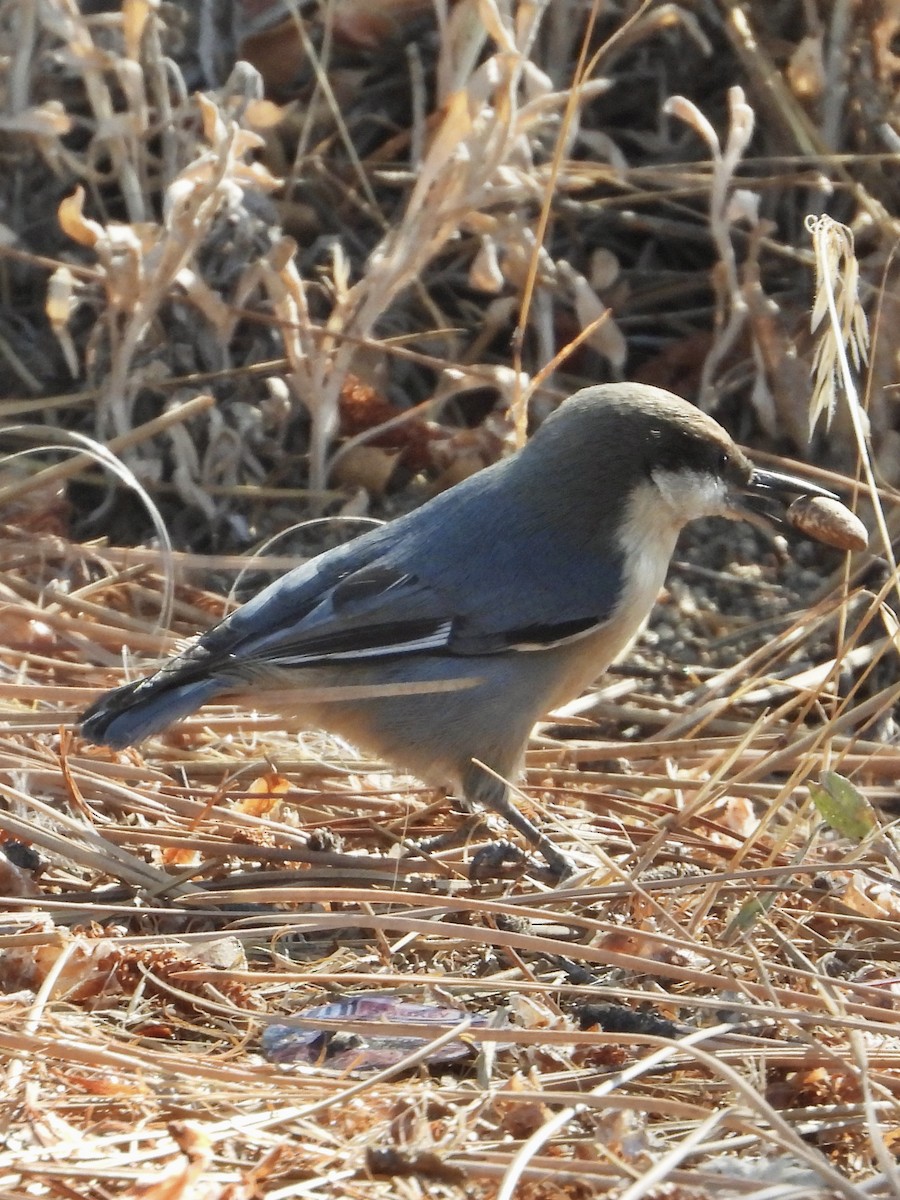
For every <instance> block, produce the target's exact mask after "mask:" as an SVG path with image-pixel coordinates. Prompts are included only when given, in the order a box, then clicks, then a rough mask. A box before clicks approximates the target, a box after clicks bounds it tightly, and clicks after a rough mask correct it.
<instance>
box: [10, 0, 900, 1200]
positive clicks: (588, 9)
mask: <svg viewBox="0 0 900 1200" xmlns="http://www.w3.org/2000/svg"><path fill="white" fill-rule="evenodd" d="M248 64H252V65H248ZM898 78H900V17H898V15H897V11H896V7H895V6H893V5H891V4H890V3H889V0H883V2H879V0H857V2H856V3H850V2H848V0H833V2H831V3H827V2H826V0H769V2H765V3H763V2H762V0H760V2H758V3H755V2H748V3H743V4H741V3H737V2H736V0H684V3H671V4H653V3H645V4H642V5H641V4H637V3H625V4H621V3H620V4H613V3H606V2H603V0H598V2H597V3H593V4H592V3H590V2H589V0H584V2H575V0H552V2H551V3H549V4H541V3H527V2H525V0H522V2H519V3H514V2H513V0H481V2H477V3H476V2H475V0H457V3H450V2H449V0H443V2H441V0H435V2H434V3H433V4H432V3H428V2H425V0H391V2H384V3H381V4H378V5H371V4H366V3H359V2H357V0H333V2H331V3H321V4H306V3H304V4H298V5H292V4H288V3H285V4H278V3H275V2H274V0H271V2H266V0H258V2H257V3H250V0H244V3H239V2H238V0H230V2H229V0H219V2H218V3H213V2H212V0H209V2H204V3H197V4H188V3H184V4H175V3H159V4H156V3H149V2H148V0H122V3H120V4H118V3H88V2H87V0H83V2H82V3H78V0H15V2H13V0H6V2H5V3H2V4H0V155H2V172H0V198H2V199H0V206H2V207H0V222H2V223H0V286H2V308H0V389H2V395H3V396H4V397H5V399H3V400H2V401H0V414H2V418H3V425H2V427H0V441H2V444H3V449H4V452H5V455H6V457H5V460H4V469H3V474H2V478H0V496H2V500H3V511H2V514H0V516H2V521H3V525H2V527H0V589H2V630H3V638H2V642H3V648H2V650H0V663H2V677H0V702H2V708H3V722H2V723H3V728H2V733H0V829H2V830H3V837H4V839H5V840H4V842H3V850H4V855H3V857H2V858H0V892H2V894H3V896H4V898H5V899H4V903H3V907H4V915H3V918H2V926H0V984H2V987H3V989H4V991H5V993H6V995H5V997H4V999H3V1000H2V1008H0V1013H2V1026H0V1047H2V1063H0V1070H2V1074H0V1095H2V1105H0V1128H2V1133H3V1138H2V1147H0V1196H2V1197H7V1196H9V1197H12V1196H15V1197H21V1196H23V1195H30V1196H52V1197H57V1196H58V1197H63V1196H67V1197H71V1196H73V1195H78V1196H80V1197H91V1198H93V1197H96V1198H98V1200H99V1198H101V1197H102V1198H105V1197H111V1196H117V1197H119V1196H127V1197H144V1198H148V1197H150V1198H154V1200H162V1198H163V1197H165V1198H166V1200H169V1198H173V1200H174V1198H176V1197H177V1198H179V1200H180V1198H182V1197H184V1198H188V1197H191V1198H193V1197H204V1198H207V1197H209V1198H217V1200H218V1198H221V1200H225V1198H226V1197H227V1198H229V1200H238V1198H244V1197H246V1198H248V1200H249V1198H251V1197H258V1196H266V1197H288V1196H290V1197H300V1196H303V1197H334V1196H341V1197H363V1196H365V1197H370V1196H371V1197H402V1198H406V1197H409V1198H410V1200H412V1198H418V1197H448V1198H453V1200H456V1198H462V1197H464V1196H465V1197H494V1196H499V1197H503V1198H509V1197H512V1196H517V1197H522V1198H523V1200H526V1198H527V1200H538V1198H541V1200H544V1198H547V1200H549V1198H550V1197H554V1198H555V1197H571V1198H573V1200H574V1198H580V1197H588V1196H595V1195H615V1196H616V1197H618V1198H619V1200H623V1198H625V1197H627V1200H638V1198H639V1197H663V1196H665V1197H672V1198H676V1197H684V1198H688V1197H690V1200H703V1198H705V1197H708V1196H709V1197H712V1196H720V1195H723V1194H727V1195H729V1196H753V1197H757V1198H758V1200H762V1197H766V1198H768V1200H775V1198H776V1197H777V1198H779V1200H780V1198H781V1197H785V1198H786V1197H795V1198H800V1197H802V1198H810V1197H818V1196H853V1197H863V1196H865V1197H877V1196H896V1195H898V1194H900V1170H898V1167H897V1166H896V1165H895V1163H896V1153H897V1149H898V1145H900V1107H898V1100H900V1039H898V1016H897V1014H898V1006H897V999H898V986H900V985H898V965H897V958H898V940H897V932H896V931H897V917H898V909H900V901H898V886H900V861H898V857H897V849H896V842H895V836H894V831H893V825H892V821H893V817H894V811H895V806H896V801H897V780H898V776H900V747H898V743H897V702H898V695H900V679H898V670H897V656H896V651H897V623H896V618H895V616H894V613H895V611H896V599H897V594H896V591H897V579H896V571H895V568H894V559H893V553H892V550H891V537H892V534H895V533H896V530H897V511H896V506H895V504H896V496H897V493H896V491H895V490H894V489H895V488H896V486H897V485H898V483H900V430H898V425H900V421H898V417H897V412H898V410H897V399H896V391H894V390H892V389H893V388H894V386H895V381H896V379H897V374H898V372H897V351H898V339H897V333H896V330H897V327H898V315H900V314H898V300H897V281H898V269H897V265H896V261H895V248H896V239H897V223H896V220H895V218H894V215H893V214H895V213H896V212H897V209H898V205H897V199H898V170H900V168H898V161H900V159H898V153H900V107H898V102H897V91H898V88H897V84H898ZM809 214H812V216H813V217H814V218H816V219H815V220H813V221H812V222H808V221H807V216H808V215H809ZM823 214H830V216H831V217H833V218H835V219H836V220H838V221H840V222H842V223H843V224H844V225H845V226H847V227H849V229H852V231H853V235H854V238H855V241H854V242H853V243H851V242H850V241H849V232H848V230H847V229H845V230H840V229H838V228H837V227H834V226H831V225H829V224H827V223H826V222H822V221H819V220H818V218H819V217H821V216H822V215H823ZM811 235H812V236H811ZM814 241H817V243H818V249H819V255H818V268H817V266H816V258H815V254H814V249H815V246H814ZM817 279H818V290H817V291H816V280H817ZM829 289H831V290H830V291H829ZM857 291H858V301H857V300H856V299H855V295H856V293H857ZM814 292H815V293H816V295H817V296H818V300H817V304H816V308H817V311H816V319H817V325H818V328H817V330H816V332H815V334H813V333H811V331H810V314H811V309H812V307H813V295H814ZM830 295H831V297H832V299H831V301H830V300H829V296H830ZM866 322H867V323H868V326H869V328H870V330H871V341H870V344H869V345H868V350H867V349H866V343H867V339H866V334H865V325H866ZM845 343H848V344H850V345H851V351H850V356H849V358H847V359H845V358H842V355H843V347H844V344H845ZM853 347H855V363H854V361H853V360H854V350H853ZM814 368H815V375H814V374H813V369H814ZM854 368H856V370H855V369H854ZM623 375H624V376H627V377H632V378H639V379H642V380H645V381H648V382H653V383H657V384H661V385H664V386H668V387H671V388H673V389H674V390H676V391H680V392H682V393H683V394H685V395H689V396H691V397H692V398H694V399H696V400H697V401H698V402H699V403H700V404H702V405H703V406H704V407H706V408H707V409H709V410H711V411H714V412H715V413H716V415H717V416H719V418H720V419H721V420H723V421H724V422H725V423H726V424H727V425H728V426H729V428H730V429H731V430H732V432H734V434H735V435H736V436H737V437H738V438H739V439H741V440H743V441H745V442H747V443H749V444H750V445H751V446H752V447H754V449H755V450H756V451H757V452H758V453H759V454H761V455H763V456H765V455H766V454H769V455H780V454H787V455H788V456H790V457H793V458H797V459H801V460H805V461H807V462H808V463H814V464H815V467H814V468H811V469H812V470H814V471H818V473H819V476H818V477H821V478H823V479H825V480H832V481H837V482H839V483H841V484H842V486H843V487H845V488H846V489H847V493H848V494H849V495H852V496H855V497H856V499H855V500H854V503H858V504H859V509H860V512H861V514H862V515H863V516H864V519H865V520H866V522H867V524H868V525H869V528H870V529H871V530H872V544H871V548H870V551H869V552H868V553H864V554H860V555H857V556H854V557H852V558H851V557H850V556H843V555H840V554H838V553H837V552H831V551H827V550H824V549H823V548H821V547H817V546H813V545H811V544H810V543H807V542H804V541H802V540H801V539H800V538H799V537H797V536H795V535H793V534H790V535H788V540H787V541H785V540H784V539H782V540H781V541H777V540H776V541H775V542H773V541H771V540H765V539H762V538H761V537H760V536H758V535H757V534H756V533H755V532H753V531H748V530H745V529H743V528H738V527H729V529H728V530H727V531H726V532H724V533H723V531H722V530H721V529H720V528H718V527H716V526H713V525H710V526H709V527H707V528H704V529H701V530H700V531H699V533H695V534H694V535H693V537H692V538H690V539H688V540H687V541H686V543H685V545H684V546H683V548H682V551H681V552H680V556H679V559H680V561H679V562H678V563H677V564H676V566H675V569H674V570H673V573H672V578H671V580H670V584H669V591H668V593H667V595H666V596H665V597H664V598H663V601H662V603H661V605H660V606H659V608H658V611H657V614H656V616H655V618H654V622H653V624H652V626H651V628H650V630H649V631H648V632H647V633H646V634H645V635H644V636H643V638H642V640H641V642H640V644H639V646H638V647H637V648H636V650H635V652H634V653H633V654H632V655H631V656H630V657H629V659H628V661H627V662H626V663H625V664H623V665H622V666H621V667H620V668H618V669H617V670H616V671H615V672H612V673H611V674H610V676H609V677H608V678H607V679H606V680H605V681H603V685H602V687H601V688H600V690H599V691H598V693H597V695H596V696H594V697H592V698H590V700H589V701H588V702H585V704H584V705H582V706H581V708H580V710H579V711H578V712H570V713H569V714H568V715H566V716H564V717H560V718H558V719H556V720H555V721H554V722H552V723H548V724H547V725H546V726H545V727H543V728H542V729H541V730H540V731H539V733H538V734H537V735H536V737H535V739H534V741H533V744H532V749H531V751H530V754H529V760H528V766H529V775H528V781H527V787H526V789H525V791H524V793H523V798H522V803H523V805H525V806H526V808H527V809H528V811H529V812H531V813H532V814H534V815H535V818H536V819H539V820H540V821H541V822H542V823H543V824H544V825H545V827H546V828H548V829H551V830H552V831H553V833H554V836H555V837H556V838H558V839H559V841H560V843H561V844H563V845H564V846H565V848H566V849H567V850H568V851H569V852H570V853H571V854H572V855H573V856H574V857H575V858H576V860H577V861H578V862H579V864H581V866H582V867H583V871H582V873H581V874H580V875H579V876H577V877H576V878H575V879H573V880H571V881H568V882H567V884H566V885H565V886H563V887H559V888H556V889H550V888H548V887H546V886H545V885H543V884H541V883H540V882H539V881H537V880H534V879H531V878H528V877H524V878H519V879H515V880H507V881H505V882H504V881H500V882H484V883H480V884H474V883H471V882H470V881H469V879H468V862H469V859H470V857H471V853H472V851H473V850H474V849H476V848H477V847H478V846H479V845H482V844H484V843H485V841H486V840H488V839H489V838H490V837H492V836H497V835H498V834H499V833H501V832H504V831H500V830H497V829H493V830H490V829H486V828H485V827H482V826H476V827H474V828H473V829H472V830H470V839H469V842H468V843H467V844H466V845H465V846H463V847H459V846H456V847H453V846H450V847H449V848H447V849H445V850H441V851H440V852H435V853H434V854H432V855H431V856H429V857H427V858H426V857H421V856H419V857H406V856H404V854H405V850H404V848H405V846H406V845H407V844H408V843H409V842H410V841H412V840H415V839H418V838H421V837H423V836H427V835H432V834H437V833H443V832H447V831H450V830H452V829H454V828H456V827H457V826H458V825H459V824H460V821H461V818H460V816H459V815H458V814H454V813H453V812H452V811H451V808H450V806H449V804H448V803H447V802H446V801H444V800H443V799H442V798H440V797H434V796H432V795H429V794H427V793H425V792H423V790H422V789H421V788H417V786H416V785H415V783H414V781H409V780H405V779H400V778H397V777H394V776H391V775H388V774H386V773H385V772H384V771H382V770H380V769H379V768H378V766H377V764H370V763H362V762H358V761H356V759H355V758H354V756H353V754H352V751H351V750H350V749H349V748H348V747H346V746H343V745H340V744H338V743H336V742H335V741H334V740H333V739H329V738H325V737H322V736H319V735H313V734H311V733H310V732H309V731H306V730H296V729H285V728H284V727H283V724H282V723H280V722H277V721H274V720H272V719H270V718H267V717H266V716H265V715H262V714H248V713H240V712H233V711H229V710H223V709H219V710H215V711H208V712H206V713H203V714H201V715H199V716H197V717H195V718H194V719H192V720H190V721H188V722H186V723H185V724H184V725H183V726H181V727H179V728H178V729H176V730H174V731H173V732H172V733H171V734H170V735H168V736H166V737H165V738H160V739H156V740H153V741H151V742H149V743H148V744H146V745H144V746H142V747H141V748H140V749H138V750H134V751H130V752H127V753H123V754H118V755H113V754H110V753H109V752H107V751H105V750H102V749H99V748H96V747H90V746H85V745H83V744H81V742H80V741H79V740H78V738H77V736H76V735H74V734H73V733H72V732H71V728H72V718H73V715H74V714H75V713H76V712H77V711H78V710H80V709H81V708H82V707H83V706H84V705H85V703H86V702H87V701H88V699H89V698H91V697H92V696H93V695H94V694H96V692H97V691H98V690H99V689H101V688H104V687H107V686H109V685H111V684H113V683H115V682H116V681H117V680H119V679H121V678H122V677H123V672H128V673H133V672H134V671H136V670H139V669H140V668H141V666H142V665H143V664H147V663H153V662H155V661H157V660H158V659H159V657H160V656H162V655H164V654H165V653H167V652H168V651H169V650H171V649H172V647H173V646H174V645H175V644H176V643H177V641H178V639H179V638H181V637H184V636H188V635H190V634H192V633H194V632H195V631H196V630H197V629H199V628H202V627H205V626H206V625H208V624H209V623H211V622H212V621H213V620H214V619H215V618H216V617H217V616H218V615H219V614H220V613H221V612H222V611H223V610H224V608H225V607H226V605H227V604H228V603H229V601H228V600H226V599H224V597H225V596H226V595H227V594H228V593H229V592H232V591H233V592H234V593H235V594H236V595H243V594H246V591H247V590H248V589H252V588H253V587H255V586H258V584H259V582H260V581H261V580H264V579H265V578H267V577H268V576H267V574H266V572H270V571H272V570H279V569H284V568H285V567H286V566H288V565H291V564H292V563H293V562H296V561H298V557H300V556H303V555H305V554H308V553H310V552H312V551H315V550H317V549H319V548H321V547H322V546H324V545H326V544H328V539H330V538H333V537H336V536H342V535H343V531H344V528H345V526H347V527H348V529H349V531H350V532H354V531H355V529H356V525H355V522H356V521H357V520H359V519H367V518H370V517H371V516H378V517H384V516H390V515H391V514H392V513H394V512H396V511H398V510H400V509H402V508H404V507H408V506H409V505H410V504H413V503H416V502H418V501H420V500H421V499H422V498H424V497H425V496H426V495H428V494H430V492H432V491H433V490H434V489H436V488H439V487H443V486H446V485H448V484H449V483H452V482H453V480H455V479H457V478H460V477H461V476H463V475H465V474H466V473H468V472H469V471H471V470H473V469H476V468H477V467H478V466H479V465H482V464H483V463H485V462H489V461H492V460H494V459H496V458H497V457H498V456H499V455H500V454H502V453H504V452H506V451H507V450H508V449H510V448H511V447H512V446H513V445H514V443H515V442H516V440H517V439H518V438H520V437H521V436H523V434H524V432H525V426H526V412H530V419H532V420H535V419H539V418H540V416H541V415H543V414H544V413H546V412H547V411H549V410H550V408H552V406H553V405H554V404H555V403H556V401H557V400H558V398H559V397H561V396H563V395H565V394H566V393H568V392H569V391H571V390H572V389H573V388H575V387H576V386H580V385H582V384H583V383H587V382H595V381H598V380H603V379H610V378H616V377H622V376H623ZM857 388H858V391H859V394H861V395H862V397H863V405H864V407H865V408H866V409H867V411H868V417H866V416H865V414H864V413H863V411H862V408H858V407H855V403H856V389H857ZM833 401H834V402H835V403H834V411H833V414H832V419H831V423H830V428H829V429H828V430H827V432H826V431H825V423H824V420H820V422H819V425H818V427H817V432H816V433H815V436H814V438H813V439H812V441H811V440H810V434H809V430H810V412H811V411H815V410H816V409H818V408H822V407H824V408H825V409H828V408H829V407H831V404H832V402H833ZM866 422H868V438H866V437H865V436H863V437H860V436H859V435H865V434H866ZM763 460H764V461H768V460H766V459H765V458H764V459H763ZM857 478H859V479H860V480H862V481H864V485H861V486H860V487H859V488H857V487H856V486H855V484H854V482H853V481H854V480H855V479H857ZM876 485H877V488H876ZM877 489H880V492H879V491H878V490H877ZM321 517H331V518H337V519H335V520H330V521H328V522H326V523H324V524H323V523H322V522H320V521H318V520H317V519H318V518H321ZM298 520H299V521H301V522H303V524H302V526H301V528H299V529H294V525H295V523H296V522H298ZM310 522H312V523H310ZM350 522H353V524H348V523H350ZM285 531H289V534H288V535H287V536H285ZM275 535H281V536H280V537H279V540H278V542H277V544H275V545H274V546H272V547H269V546H268V545H267V543H268V541H269V539H272V538H273V537H274V536H275ZM472 536H473V539H477V536H478V531H477V530H473V531H472ZM248 571H249V572H251V574H250V575H248ZM123 647H125V648H126V649H125V652H124V658H123ZM576 707H577V706H576ZM326 1004H328V1005H332V1006H333V1007H329V1008H324V1007H323V1006H324V1005H326ZM311 1012H312V1015H310V1013H311ZM373 1020H377V1021H379V1022H380V1023H379V1025H378V1031H377V1032H378V1038H377V1039H373V1038H372V1036H371V1030H372V1023H373ZM417 1038H418V1040H417ZM422 1039H425V1040H424V1042H423V1040H422ZM289 1060H290V1061H289Z"/></svg>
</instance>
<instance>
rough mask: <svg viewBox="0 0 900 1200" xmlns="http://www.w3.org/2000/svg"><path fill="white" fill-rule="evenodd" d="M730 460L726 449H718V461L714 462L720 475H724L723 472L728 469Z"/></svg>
mask: <svg viewBox="0 0 900 1200" xmlns="http://www.w3.org/2000/svg"><path fill="white" fill-rule="evenodd" d="M730 462H731V457H730V456H729V454H728V451H727V450H722V451H720V453H719V458H718V462H717V463H716V466H717V467H718V468H719V473H720V474H721V475H724V474H725V472H726V471H727V470H728V465H729V463H730Z"/></svg>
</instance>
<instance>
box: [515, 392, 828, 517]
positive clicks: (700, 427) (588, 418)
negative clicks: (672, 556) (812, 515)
mask: <svg viewBox="0 0 900 1200" xmlns="http://www.w3.org/2000/svg"><path fill="white" fill-rule="evenodd" d="M534 441H535V442H542V443H543V450H542V453H544V454H545V455H548V454H549V455H550V456H551V457H554V456H555V457H558V458H560V457H561V456H562V452H563V447H564V446H566V447H567V453H566V454H565V459H566V462H567V466H566V468H565V469H566V470H567V474H568V476H569V482H568V487H569V488H572V487H573V486H574V487H575V488H579V485H578V484H577V483H575V482H574V480H573V479H572V475H574V474H576V473H580V474H582V475H583V476H584V489H585V491H584V492H583V493H582V494H583V496H584V499H585V500H587V498H588V496H587V492H588V491H589V492H590V493H591V503H592V506H593V507H594V509H595V511H597V515H598V516H599V517H600V520H601V521H604V518H605V519H606V520H610V518H612V519H613V520H614V519H615V516H614V514H620V519H623V518H624V519H627V520H628V521H629V522H630V523H632V524H633V523H634V522H635V521H637V522H639V523H640V524H641V525H646V526H647V527H648V531H649V529H650V527H654V528H658V531H659V535H660V538H661V539H663V538H665V537H666V535H668V534H677V532H678V530H680V529H681V528H682V527H683V526H684V525H686V524H687V523H688V522H689V521H694V520H697V519H698V518H700V517H727V518H730V519H731V520H740V521H749V522H751V523H753V524H755V525H761V526H763V527H766V528H771V524H772V522H775V523H777V522H778V521H779V520H780V518H781V517H782V516H783V514H784V511H785V509H786V506H787V505H788V504H789V503H790V500H791V499H792V498H793V497H795V496H798V495H815V496H828V497H831V498H832V499H834V498H836V497H835V496H834V493H833V492H828V491H826V490H825V489H823V488H820V487H818V486H816V485H815V484H814V483H811V482H810V481H809V480H805V479H800V478H799V477H797V476H793V475H785V474H781V473H778V472H775V471H765V470H763V469H761V468H760V467H757V466H755V465H754V464H753V463H752V462H751V461H750V459H749V458H748V457H747V455H746V454H744V452H743V450H741V448H740V447H739V446H738V445H736V443H735V442H734V441H733V440H732V438H731V437H730V436H729V434H728V433H727V432H726V431H725V430H724V429H723V428H722V426H721V425H719V424H718V422H717V421H714V420H713V419H712V417H710V416H707V414H706V413H703V412H701V411H700V409H698V408H696V407H695V406H694V405H693V404H689V403H688V402H687V401H686V400H682V399H681V398H680V397H679V396H675V395H673V394H672V393H671V392H667V391H664V390H663V389H662V388H656V387H650V386H648V385H646V384H637V383H617V384H603V385H600V386H597V387H589V388H584V389H583V390H582V391H580V392H576V393H575V395H573V396H572V397H570V399H568V400H567V401H565V402H564V403H563V404H562V405H561V406H560V408H559V409H558V410H557V411H556V412H555V413H554V414H553V416H552V417H550V418H548V420H547V421H545V422H544V424H543V425H542V426H541V429H540V431H539V436H537V437H536V438H535V439H534ZM579 490H580V489H579Z"/></svg>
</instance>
